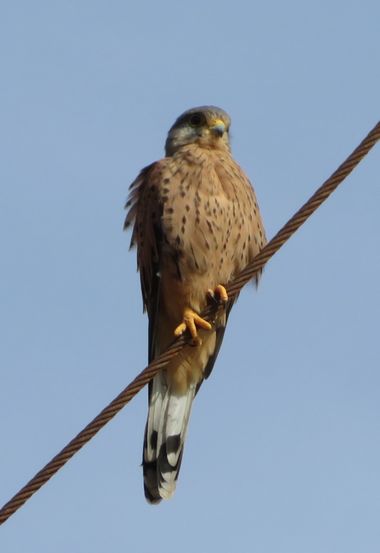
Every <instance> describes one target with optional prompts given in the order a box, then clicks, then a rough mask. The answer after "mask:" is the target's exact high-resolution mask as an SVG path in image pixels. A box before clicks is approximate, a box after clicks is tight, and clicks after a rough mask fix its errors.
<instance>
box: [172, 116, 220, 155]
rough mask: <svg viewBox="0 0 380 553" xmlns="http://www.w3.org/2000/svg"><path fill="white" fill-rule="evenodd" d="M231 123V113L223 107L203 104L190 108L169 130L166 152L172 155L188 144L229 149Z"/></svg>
mask: <svg viewBox="0 0 380 553" xmlns="http://www.w3.org/2000/svg"><path fill="white" fill-rule="evenodd" d="M230 124H231V120H230V118H229V115H228V114H227V113H226V112H225V111H223V110H222V109H221V108H217V107H215V106H202V107H199V108H192V109H189V110H187V111H185V113H183V114H182V115H180V116H179V117H178V119H177V120H176V122H175V123H174V125H173V126H172V127H171V129H170V130H169V133H168V138H167V140H166V145H165V153H166V155H167V156H172V155H173V154H174V153H175V152H176V151H177V150H178V149H179V148H181V147H182V146H186V145H188V144H198V145H199V146H201V147H203V148H208V149H210V148H211V149H223V150H226V149H227V150H229V149H230V144H229V135H228V131H229V128H230Z"/></svg>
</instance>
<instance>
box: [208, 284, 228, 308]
mask: <svg viewBox="0 0 380 553" xmlns="http://www.w3.org/2000/svg"><path fill="white" fill-rule="evenodd" d="M207 294H208V297H209V298H210V299H211V300H212V301H213V302H214V303H216V304H220V303H227V301H228V294H227V290H226V289H225V287H224V286H223V285H222V284H218V286H216V287H215V289H214V290H211V289H210V290H209V291H208V292H207Z"/></svg>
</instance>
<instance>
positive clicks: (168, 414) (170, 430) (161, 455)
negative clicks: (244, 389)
mask: <svg viewBox="0 0 380 553" xmlns="http://www.w3.org/2000/svg"><path fill="white" fill-rule="evenodd" d="M163 380H164V376H163V375H162V374H159V375H157V376H156V377H155V378H154V379H153V385H152V393H151V394H150V404H149V413H148V420H147V424H146V428H145V439H144V458H143V467H144V490H145V497H146V498H147V500H148V501H149V502H150V503H158V502H159V501H160V500H161V499H169V498H170V497H171V496H172V495H173V493H174V491H175V487H176V481H177V478H178V474H179V470H180V467H181V461H182V454H183V447H184V443H185V439H186V434H187V427H188V422H189V418H190V413H191V406H192V402H193V399H194V396H195V391H196V387H195V385H192V386H190V387H189V389H188V390H187V391H186V393H185V394H184V395H178V394H174V393H172V392H171V391H170V390H169V389H168V388H167V385H166V383H164V382H163Z"/></svg>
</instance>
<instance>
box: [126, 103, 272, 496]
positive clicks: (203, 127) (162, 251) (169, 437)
mask: <svg viewBox="0 0 380 553" xmlns="http://www.w3.org/2000/svg"><path fill="white" fill-rule="evenodd" d="M230 125H231V119H230V117H229V115H228V114H227V113H226V112H225V111H224V110H223V109H221V108H219V107H216V106H201V107H195V108H192V109H189V110H187V111H185V112H184V113H183V114H182V115H180V116H179V117H178V118H177V119H176V121H175V123H174V124H173V125H172V127H171V128H170V130H169V133H168V135H167V139H166V143H165V157H164V158H162V159H161V160H159V161H155V162H154V163H151V164H150V165H148V166H147V167H145V168H144V169H142V171H141V172H140V173H139V175H138V176H137V178H136V179H135V180H134V181H133V182H132V184H131V186H130V192H129V196H128V200H127V203H126V206H125V207H126V209H127V210H128V211H127V215H126V219H125V224H124V227H125V229H128V228H129V227H132V237H131V244H130V246H131V247H133V246H136V248H137V268H138V270H139V272H140V282H141V290H142V297H143V304H144V309H145V310H146V311H147V314H148V319H149V331H148V335H149V336H148V339H149V344H148V346H149V347H148V357H149V362H151V361H152V360H154V359H155V358H156V357H157V356H158V355H160V354H161V353H162V352H163V351H165V349H167V347H168V346H169V345H170V344H171V343H172V342H173V341H174V340H175V338H176V337H178V336H181V335H182V334H185V336H186V337H188V339H187V340H186V343H185V346H184V347H183V348H182V350H181V352H180V353H179V354H178V355H177V356H175V357H174V358H173V359H172V360H171V361H170V362H169V364H168V365H167V366H166V367H165V368H164V369H161V370H160V371H159V372H158V374H157V375H156V376H155V377H154V378H153V380H152V381H151V382H150V383H149V394H148V395H149V409H148V417H147V422H146V426H145V435H144V447H143V477H144V492H145V497H146V499H147V501H148V502H149V503H152V504H156V503H159V502H160V501H161V500H162V499H169V498H170V497H172V495H173V493H174V491H175V488H176V483H177V478H178V474H179V470H180V466H181V461H182V455H183V448H184V443H185V439H186V434H187V429H188V423H189V417H190V413H191V409H192V404H193V400H194V398H195V396H196V394H197V392H198V390H199V388H200V386H201V384H202V382H203V380H204V379H206V378H208V376H209V375H210V373H211V371H212V368H213V366H214V363H215V360H216V357H217V355H218V353H219V350H220V346H221V343H222V340H223V336H224V331H225V328H226V323H227V319H228V316H229V313H230V310H231V307H232V304H233V300H231V299H229V297H228V293H227V289H226V286H227V285H228V283H229V282H230V281H231V280H232V279H233V278H234V277H235V276H236V275H237V274H238V273H239V272H240V271H241V270H243V269H244V268H245V267H246V265H247V264H248V263H250V262H251V261H252V260H253V258H254V257H255V256H256V255H257V254H258V253H259V251H260V249H261V248H262V247H263V246H264V245H265V243H266V237H265V231H264V226H263V222H262V218H261V215H260V211H259V207H258V204H257V200H256V195H255V192H254V190H253V187H252V185H251V183H250V181H249V179H248V177H247V176H246V175H245V173H244V172H243V170H242V169H241V168H240V166H239V165H238V164H237V163H236V161H235V160H234V159H233V157H232V154H231V147H230ZM258 278H259V277H256V278H255V280H256V284H257V282H258ZM210 302H211V303H213V302H215V303H217V304H218V305H219V309H218V311H217V313H218V315H217V317H216V320H215V321H214V322H213V325H211V324H210V322H208V321H207V320H205V319H204V318H202V316H201V314H202V311H203V310H204V309H205V307H206V306H207V305H208V304H209V303H210Z"/></svg>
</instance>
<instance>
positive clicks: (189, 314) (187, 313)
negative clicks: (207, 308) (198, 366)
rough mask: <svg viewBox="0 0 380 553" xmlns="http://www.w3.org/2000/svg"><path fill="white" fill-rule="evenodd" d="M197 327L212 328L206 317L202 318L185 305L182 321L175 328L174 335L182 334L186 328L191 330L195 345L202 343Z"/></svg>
mask: <svg viewBox="0 0 380 553" xmlns="http://www.w3.org/2000/svg"><path fill="white" fill-rule="evenodd" d="M197 327H199V328H204V329H205V330H211V328H212V326H211V325H210V323H209V322H207V321H206V320H205V319H202V317H200V316H199V315H198V313H195V311H193V310H192V309H190V307H185V309H184V310H183V319H182V323H181V324H179V325H178V326H177V328H176V329H175V330H174V336H177V337H178V336H181V335H182V334H183V333H184V332H185V331H186V330H188V331H189V332H190V335H191V337H192V339H193V343H194V345H200V344H201V343H202V341H201V339H200V338H199V336H198V331H197Z"/></svg>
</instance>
